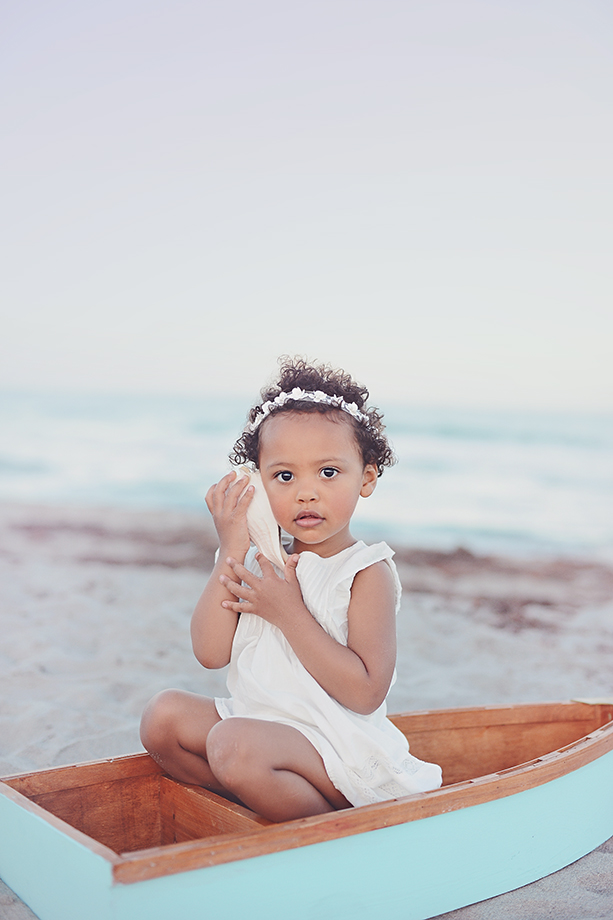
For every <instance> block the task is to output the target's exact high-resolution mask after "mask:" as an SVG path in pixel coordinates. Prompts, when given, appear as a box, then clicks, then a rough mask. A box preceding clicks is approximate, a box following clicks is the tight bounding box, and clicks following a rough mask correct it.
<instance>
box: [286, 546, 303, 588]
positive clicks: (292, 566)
mask: <svg viewBox="0 0 613 920" xmlns="http://www.w3.org/2000/svg"><path fill="white" fill-rule="evenodd" d="M299 559H300V556H299V555H298V553H292V555H291V556H290V557H289V559H288V560H287V562H286V563H285V579H286V581H289V580H290V579H292V580H294V581H295V580H296V578H297V576H296V566H297V565H298V560H299Z"/></svg>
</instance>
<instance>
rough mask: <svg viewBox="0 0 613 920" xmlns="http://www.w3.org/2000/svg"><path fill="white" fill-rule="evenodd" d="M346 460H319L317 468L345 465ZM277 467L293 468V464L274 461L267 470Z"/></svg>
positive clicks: (339, 458)
mask: <svg viewBox="0 0 613 920" xmlns="http://www.w3.org/2000/svg"><path fill="white" fill-rule="evenodd" d="M344 459H345V458H343V457H325V458H324V459H323V460H317V461H316V462H315V465H316V466H331V465H332V464H335V465H338V464H341V463H343V461H344ZM275 466H288V467H289V466H292V464H291V463H288V462H287V461H286V460H274V461H273V462H272V463H267V464H266V467H265V469H267V470H270V469H272V468H273V467H275Z"/></svg>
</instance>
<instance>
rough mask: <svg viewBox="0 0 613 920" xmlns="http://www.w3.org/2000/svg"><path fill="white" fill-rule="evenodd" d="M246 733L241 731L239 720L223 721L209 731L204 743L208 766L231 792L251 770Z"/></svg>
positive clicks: (249, 749) (251, 764) (251, 761)
mask: <svg viewBox="0 0 613 920" xmlns="http://www.w3.org/2000/svg"><path fill="white" fill-rule="evenodd" d="M247 735H248V732H244V731H241V724H240V720H238V719H224V720H223V721H222V722H218V723H217V725H214V726H213V728H212V729H211V730H210V732H209V734H208V737H207V741H206V756H207V760H208V763H209V766H210V768H211V770H212V771H213V773H214V774H215V776H216V777H217V779H218V780H219V782H220V783H222V784H223V785H224V787H225V788H226V789H229V790H230V791H232V790H233V789H235V788H237V787H239V786H240V784H241V782H242V779H243V777H244V776H245V775H246V773H248V772H249V771H250V770H252V769H253V759H252V756H251V754H252V752H251V747H250V745H249V743H248V737H247Z"/></svg>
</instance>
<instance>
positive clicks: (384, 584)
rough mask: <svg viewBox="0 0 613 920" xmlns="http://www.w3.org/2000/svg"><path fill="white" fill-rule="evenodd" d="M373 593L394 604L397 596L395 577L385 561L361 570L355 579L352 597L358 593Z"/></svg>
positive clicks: (374, 563)
mask: <svg viewBox="0 0 613 920" xmlns="http://www.w3.org/2000/svg"><path fill="white" fill-rule="evenodd" d="M371 591H373V592H377V594H378V595H379V597H385V598H386V599H387V598H388V597H389V599H390V601H391V602H392V603H393V601H394V598H395V594H396V586H395V582H394V576H393V575H392V570H391V569H390V567H389V565H388V564H387V562H385V560H384V559H382V560H381V561H380V562H373V564H372V565H369V566H367V567H366V568H365V569H361V570H360V571H359V572H358V573H357V574H356V576H355V578H354V579H353V586H352V590H351V593H352V595H354V594H355V593H356V592H358V593H362V592H371Z"/></svg>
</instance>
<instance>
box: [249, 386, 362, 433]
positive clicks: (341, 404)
mask: <svg viewBox="0 0 613 920" xmlns="http://www.w3.org/2000/svg"><path fill="white" fill-rule="evenodd" d="M290 399H291V400H292V401H296V402H298V401H300V402H312V403H322V404H324V405H326V406H333V407H334V408H335V409H342V411H343V412H347V413H348V414H349V415H351V416H352V417H353V418H354V419H356V421H358V422H368V416H367V415H366V414H365V413H364V412H360V410H359V409H358V407H357V406H356V404H355V403H348V402H345V400H344V399H343V397H342V396H329V395H328V394H327V393H323V392H322V391H321V390H302V389H301V388H300V387H294V389H293V390H292V391H291V393H286V392H283V393H279V395H278V396H275V398H274V399H269V400H267V402H265V403H263V404H262V406H261V407H260V408H261V412H260V413H259V414H258V415H257V416H256V417H255V420H254V421H253V422H251V423H250V424H249V425H247V427H246V429H245V430H246V431H248V432H249V433H250V434H251V433H253V432H254V431H255V430H256V428H258V427H259V425H261V424H262V422H263V421H264V419H265V418H267V417H268V416H269V415H270V413H271V412H272V411H273V409H278V408H281V406H284V405H285V403H286V402H287V401H288V400H290Z"/></svg>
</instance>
